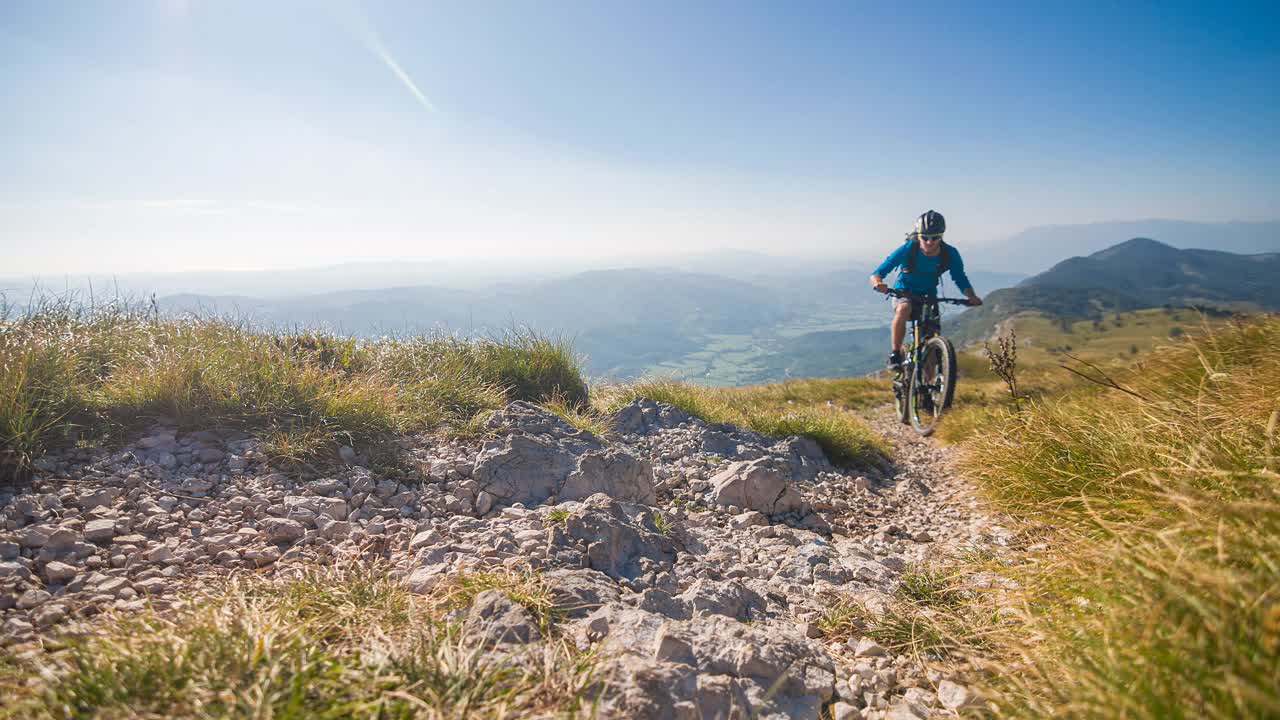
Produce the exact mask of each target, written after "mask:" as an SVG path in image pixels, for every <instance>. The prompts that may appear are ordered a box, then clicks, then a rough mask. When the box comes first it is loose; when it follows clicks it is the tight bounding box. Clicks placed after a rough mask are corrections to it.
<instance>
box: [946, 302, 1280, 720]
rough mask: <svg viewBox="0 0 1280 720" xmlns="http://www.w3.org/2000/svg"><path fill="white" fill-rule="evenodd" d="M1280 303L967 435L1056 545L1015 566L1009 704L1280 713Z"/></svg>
mask: <svg viewBox="0 0 1280 720" xmlns="http://www.w3.org/2000/svg"><path fill="white" fill-rule="evenodd" d="M1277 350H1280V319H1277V318H1275V317H1269V318H1264V319H1259V320H1255V321H1250V322H1236V323H1232V324H1230V325H1228V326H1226V327H1223V328H1220V329H1219V330H1217V331H1216V332H1213V333H1210V334H1207V335H1205V336H1203V337H1199V338H1196V339H1193V340H1191V341H1189V342H1185V343H1181V344H1177V345H1172V346H1167V347H1161V348H1159V349H1158V350H1157V351H1156V352H1153V353H1151V354H1149V355H1147V356H1146V358H1145V359H1144V361H1143V363H1142V365H1141V368H1140V369H1139V370H1137V371H1134V372H1130V373H1126V374H1124V375H1121V376H1119V381H1120V382H1121V383H1122V384H1123V385H1124V386H1125V387H1127V388H1129V389H1130V390H1132V392H1133V394H1129V393H1124V392H1117V391H1112V392H1105V393H1104V392H1079V393H1069V394H1067V395H1066V396H1065V397H1062V398H1060V399H1056V400H1052V399H1051V400H1045V401H1043V402H1039V403H1033V404H1032V405H1031V406H1030V407H1028V408H1027V409H1026V410H1025V411H1024V412H1022V413H1020V414H1018V415H1016V416H1009V417H1007V418H1006V419H1005V420H1004V421H1003V422H1001V423H999V424H998V425H996V426H993V427H991V428H990V429H989V430H988V431H986V432H982V433H976V434H974V435H973V436H972V438H971V439H970V440H969V441H968V443H967V445H966V446H965V457H966V458H967V460H966V461H965V465H966V469H967V471H968V473H969V474H970V475H971V476H972V477H974V478H976V479H977V481H978V482H979V483H980V485H981V487H982V490H983V492H984V493H985V494H986V496H987V497H988V498H989V499H991V500H992V501H993V502H994V504H995V507H996V508H998V509H999V510H1001V511H1003V512H1005V513H1007V514H1009V515H1010V516H1012V517H1014V518H1017V519H1020V520H1022V521H1023V522H1024V523H1025V524H1026V526H1027V527H1026V530H1027V532H1028V533H1030V534H1032V535H1034V536H1036V537H1038V538H1040V542H1042V543H1044V544H1045V545H1044V546H1045V547H1047V550H1043V551H1042V553H1041V554H1036V555H1031V556H1030V557H1029V558H1028V559H1029V560H1030V562H1028V563H1026V564H1024V565H1022V566H1021V567H1020V568H1012V569H1010V568H1004V569H1003V570H1002V572H1006V573H1007V572H1013V574H1014V576H1015V578H1016V579H1017V580H1018V582H1019V586H1020V589H1019V590H1018V591H1017V596H1018V599H1017V600H1016V601H1015V602H1014V604H1015V606H1021V607H1023V608H1025V610H1026V612H1027V614H1028V622H1029V623H1030V624H1031V627H1030V628H1020V629H1019V631H1018V632H1017V634H1016V636H1011V637H1009V638H1006V640H1007V648H1006V649H1007V651H1008V657H1009V658H1011V662H1010V665H1009V666H1008V667H1006V668H1004V670H1003V671H1002V672H1001V673H1000V674H999V675H1000V681H999V684H998V685H997V687H995V688H992V693H993V696H994V698H995V699H996V701H997V703H998V705H999V707H1000V710H1001V712H1002V713H1003V714H1005V715H1009V716H1025V717H1043V716H1047V715H1050V714H1053V715H1056V716H1071V717H1102V718H1153V719H1154V718H1180V717H1188V718H1190V717H1264V716H1276V715H1277V714H1278V713H1280V696H1278V695H1277V693H1276V684H1275V683H1276V678H1277V677H1280V652H1277V651H1278V650H1280V604H1277V601H1278V598H1280V496H1278V495H1277V491H1276V487H1277V480H1278V479H1280V475H1278V471H1280V464H1277V463H1278V461H1277V457H1280V455H1278V454H1277V450H1278V447H1277V445H1278V444H1280V438H1278V437H1277V435H1278V433H1280V400H1278V398H1280V353H1277Z"/></svg>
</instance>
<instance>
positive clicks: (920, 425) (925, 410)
mask: <svg viewBox="0 0 1280 720" xmlns="http://www.w3.org/2000/svg"><path fill="white" fill-rule="evenodd" d="M955 391H956V351H955V348H953V347H952V346H951V341H950V340H947V339H946V338H944V337H931V338H929V339H928V340H926V341H925V344H924V346H923V347H922V348H920V369H919V371H918V372H916V373H915V374H914V375H913V377H912V383H911V392H910V393H909V399H910V405H911V407H910V412H909V417H910V420H911V426H912V427H913V428H915V429H916V432H918V433H920V434H921V435H930V434H932V433H933V431H934V429H935V428H936V427H937V425H938V418H940V417H942V411H943V410H945V409H947V408H948V407H949V406H950V405H951V399H952V396H954V395H955Z"/></svg>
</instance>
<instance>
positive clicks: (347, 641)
mask: <svg viewBox="0 0 1280 720" xmlns="http://www.w3.org/2000/svg"><path fill="white" fill-rule="evenodd" d="M441 607H442V606H441V605H440V603H439V599H437V598H431V597H423V596H418V595H413V594H410V593H409V592H408V591H407V590H406V589H405V588H404V586H403V585H402V584H400V583H397V582H395V581H393V580H391V579H389V578H388V577H387V576H386V575H385V574H384V573H383V571H382V570H381V569H378V568H368V567H363V566H351V567H346V568H338V569H326V570H314V571H312V572H311V573H310V574H307V575H304V576H302V577H297V578H294V579H288V580H274V581H273V580H267V579H260V578H245V579H239V580H234V581H233V582H232V583H231V584H230V585H229V587H227V588H225V589H224V590H223V591H221V592H218V593H216V594H213V595H209V596H207V597H201V598H196V599H195V601H194V602H192V603H189V604H187V605H185V606H183V607H181V608H177V609H174V610H171V611H168V612H159V611H143V612H141V613H138V614H135V615H129V616H123V615H122V616H119V617H116V618H109V620H110V622H107V623H103V624H101V625H100V626H99V632H95V633H93V634H90V635H87V636H85V637H83V638H79V639H75V638H72V639H70V640H68V641H67V644H66V646H65V649H61V650H56V649H53V648H52V647H51V648H48V649H46V651H44V652H36V653H29V654H26V655H23V656H17V655H9V656H6V657H5V658H3V659H0V690H3V693H4V696H5V700H6V701H5V703H4V704H3V706H0V718H134V717H157V718H158V717H262V718H265V717H270V718H278V719H281V720H284V719H288V718H298V719H299V720H301V719H302V718H316V717H326V718H340V717H378V718H426V719H429V720H436V719H439V720H445V719H453V718H458V719H461V718H469V717H527V716H540V717H573V716H578V715H590V714H591V711H592V705H591V702H592V701H591V694H592V688H593V685H594V683H595V681H596V679H595V677H594V672H595V667H594V663H593V661H592V659H591V657H590V656H588V655H583V654H581V653H579V652H577V651H576V650H574V649H573V648H572V647H571V646H570V645H569V644H568V643H567V642H561V641H557V640H555V639H551V640H548V641H547V642H544V643H542V644H541V646H540V648H539V650H538V651H537V653H536V654H530V656H529V657H523V658H521V657H515V656H508V655H505V654H503V653H497V652H495V651H494V650H493V649H492V648H490V647H487V646H486V645H484V644H483V643H480V642H477V641H476V636H475V634H474V633H472V632H471V629H472V628H470V627H468V626H467V625H465V624H460V623H458V622H455V621H451V620H450V619H449V618H448V617H447V616H446V615H444V614H442V613H441V612H440V610H441ZM60 642H61V641H60Z"/></svg>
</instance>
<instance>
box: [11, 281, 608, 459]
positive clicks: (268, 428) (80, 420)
mask: <svg viewBox="0 0 1280 720" xmlns="http://www.w3.org/2000/svg"><path fill="white" fill-rule="evenodd" d="M553 397H555V398H560V399H562V400H563V401H565V402H568V403H571V404H574V405H582V404H585V403H586V401H587V388H586V384H585V383H584V382H583V379H582V376H581V374H580V372H579V369H578V365H577V362H576V360H575V358H574V356H573V353H572V350H571V349H570V348H569V346H568V345H567V344H566V343H564V342H562V341H559V340H556V339H552V338H546V337H541V336H538V335H535V334H531V333H510V334H508V335H507V336H505V337H500V338H497V339H493V340H481V341H462V340H458V339H455V338H451V337H414V338H405V339H395V340H385V341H380V342H373V343H361V342H357V341H354V340H350V339H344V338H339V337H335V336H332V335H326V334H320V333H298V334H289V333H280V332H262V331H257V330H254V329H251V328H249V327H247V326H244V325H240V324H235V323H231V322H228V321H225V320H218V319H190V320H174V319H163V318H158V317H155V316H152V315H148V314H147V313H145V312H142V311H140V310H137V309H131V308H126V307H114V306H112V307H107V308H103V309H97V310H93V311H89V310H85V309H83V308H79V307H76V306H74V305H72V304H69V303H54V304H49V305H46V306H44V307H42V308H39V309H37V310H36V311H35V312H32V313H28V314H25V315H21V316H17V317H13V318H7V319H4V320H3V321H0V466H4V467H5V468H7V469H8V472H10V473H12V472H16V471H20V470H21V469H22V468H24V467H25V466H26V465H27V464H29V463H30V461H31V460H32V459H34V458H35V457H37V456H39V454H40V453H42V452H44V451H45V450H47V449H50V448H57V447H60V446H66V445H70V444H74V443H75V442H77V441H81V440H91V441H95V442H100V441H103V440H104V439H110V438H111V437H112V436H113V435H115V434H117V433H118V432H120V431H121V430H127V429H128V428H130V427H132V426H136V425H140V424H145V423H148V422H151V421H154V420H155V419H157V418H167V419H169V420H170V421H172V422H176V423H177V424H179V425H180V426H182V427H188V428H195V427H199V428H207V427H213V426H234V427H240V428H244V429H253V430H257V431H261V432H263V433H265V434H266V435H268V436H269V437H272V438H275V441H276V444H277V445H278V446H280V447H281V448H284V449H285V451H286V454H288V453H290V452H292V453H297V454H301V455H305V454H308V453H313V452H315V451H317V450H318V449H321V448H323V447H325V446H330V447H331V446H332V444H333V443H335V442H337V441H339V440H342V441H344V442H367V443H374V442H377V441H379V440H381V439H384V438H385V437H387V436H388V434H390V433H393V432H401V431H408V430H417V429H422V430H432V429H440V428H449V429H452V430H453V431H455V432H466V431H467V429H468V428H469V427H470V425H471V424H472V423H473V422H474V419H475V418H476V417H477V416H478V415H480V414H481V413H483V412H485V411H487V410H491V409H494V408H497V407H500V406H502V405H503V404H504V403H506V402H508V401H510V400H529V401H533V402H539V401H543V400H546V399H550V398H553Z"/></svg>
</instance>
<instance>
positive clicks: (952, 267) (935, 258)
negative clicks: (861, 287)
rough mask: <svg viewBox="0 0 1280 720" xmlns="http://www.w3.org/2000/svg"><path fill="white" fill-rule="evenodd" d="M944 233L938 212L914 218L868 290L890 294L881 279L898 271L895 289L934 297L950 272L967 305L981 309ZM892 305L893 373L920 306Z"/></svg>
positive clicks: (902, 302)
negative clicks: (977, 306) (903, 241)
mask: <svg viewBox="0 0 1280 720" xmlns="http://www.w3.org/2000/svg"><path fill="white" fill-rule="evenodd" d="M946 230H947V221H946V219H945V218H943V217H942V213H940V212H936V211H934V210H930V211H929V212H927V213H925V214H923V215H921V216H920V217H919V218H917V219H916V227H915V230H914V231H912V232H911V233H910V234H909V235H907V241H906V242H905V243H903V244H902V247H899V248H898V249H897V250H894V251H893V252H892V253H889V257H887V258H885V259H884V262H882V263H880V267H878V268H876V270H875V272H873V273H871V287H873V288H875V291H876V292H879V293H885V292H889V286H888V285H886V284H885V282H884V277H885V276H886V275H888V274H889V273H891V272H893V270H894V269H895V268H898V269H899V271H898V281H897V282H896V283H894V287H895V288H897V289H898V290H908V291H910V292H913V293H915V294H917V295H937V294H938V281H939V280H941V279H942V274H943V273H945V272H947V271H950V272H951V279H952V280H953V281H954V282H955V284H956V287H958V288H960V290H961V292H963V293H964V295H965V297H966V298H968V299H969V304H970V305H981V304H982V298H980V297H978V294H977V293H975V292H974V291H973V283H970V282H969V278H968V276H966V275H965V274H964V261H963V260H961V259H960V252H959V251H958V250H956V249H955V248H954V247H952V246H950V245H948V244H946V243H944V242H942V233H944V232H946ZM893 305H894V307H893V325H892V327H891V330H890V337H889V341H890V343H891V345H890V348H889V350H890V352H889V367H890V369H894V370H896V369H898V368H899V367H901V366H902V338H903V336H905V335H906V334H907V320H908V319H910V318H911V317H912V315H914V316H915V317H916V319H919V316H920V315H919V314H920V306H919V305H918V304H917V303H914V302H912V301H911V300H908V299H906V298H898V299H897V300H895V301H894V304H893Z"/></svg>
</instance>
